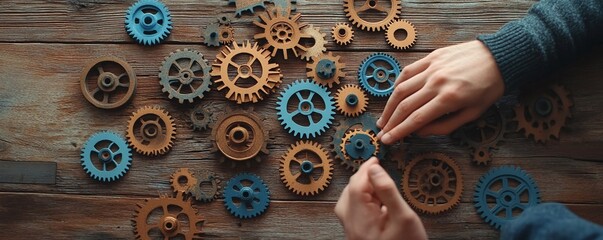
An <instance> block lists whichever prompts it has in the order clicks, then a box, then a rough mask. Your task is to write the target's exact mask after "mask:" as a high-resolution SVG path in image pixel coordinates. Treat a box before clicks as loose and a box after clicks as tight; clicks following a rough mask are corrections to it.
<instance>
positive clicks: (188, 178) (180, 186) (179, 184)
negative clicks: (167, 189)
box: [170, 168, 197, 193]
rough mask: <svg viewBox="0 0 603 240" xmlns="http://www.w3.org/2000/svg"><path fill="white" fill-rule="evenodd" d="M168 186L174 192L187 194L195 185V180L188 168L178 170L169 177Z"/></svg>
mask: <svg viewBox="0 0 603 240" xmlns="http://www.w3.org/2000/svg"><path fill="white" fill-rule="evenodd" d="M170 185H172V189H173V190H174V192H176V193H177V192H184V193H188V192H189V191H190V189H191V188H192V187H194V186H195V185H197V178H195V175H194V174H193V173H192V172H191V171H190V170H189V169H188V168H179V169H177V170H176V171H175V172H174V173H172V175H171V176H170Z"/></svg>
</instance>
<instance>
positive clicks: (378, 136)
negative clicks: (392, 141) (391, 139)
mask: <svg viewBox="0 0 603 240" xmlns="http://www.w3.org/2000/svg"><path fill="white" fill-rule="evenodd" d="M382 136H383V131H381V132H379V133H377V139H381V137H382Z"/></svg>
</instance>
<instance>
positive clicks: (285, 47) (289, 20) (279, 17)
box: [253, 11, 311, 59]
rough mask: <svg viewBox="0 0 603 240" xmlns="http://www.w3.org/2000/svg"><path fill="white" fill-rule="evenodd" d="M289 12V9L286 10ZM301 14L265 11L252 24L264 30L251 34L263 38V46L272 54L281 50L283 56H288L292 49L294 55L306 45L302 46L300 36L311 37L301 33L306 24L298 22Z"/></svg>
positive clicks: (304, 48)
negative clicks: (258, 19) (264, 41)
mask: <svg viewBox="0 0 603 240" xmlns="http://www.w3.org/2000/svg"><path fill="white" fill-rule="evenodd" d="M287 12H289V11H287ZM300 17H301V14H299V13H298V14H295V15H293V16H291V15H290V14H289V13H287V14H283V13H282V12H281V11H266V12H264V13H263V14H261V15H260V20H261V21H254V22H253V24H255V25H256V26H258V27H260V28H262V29H263V30H264V31H263V32H262V33H258V34H256V35H254V36H253V38H254V39H265V40H266V44H264V46H263V48H265V49H270V50H271V52H272V56H273V57H274V56H276V54H277V53H278V52H282V54H283V58H284V59H287V58H288V52H289V51H292V52H293V54H294V55H295V57H299V56H300V53H298V50H301V51H302V52H306V51H307V49H306V47H304V46H302V45H301V43H300V40H301V39H302V38H311V36H310V35H308V34H303V33H302V29H303V28H304V27H306V24H303V23H299V22H298V21H299V18H300Z"/></svg>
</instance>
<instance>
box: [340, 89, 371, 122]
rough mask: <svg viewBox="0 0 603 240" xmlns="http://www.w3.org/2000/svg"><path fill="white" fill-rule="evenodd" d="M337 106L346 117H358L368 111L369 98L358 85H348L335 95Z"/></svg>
mask: <svg viewBox="0 0 603 240" xmlns="http://www.w3.org/2000/svg"><path fill="white" fill-rule="evenodd" d="M335 106H336V107H337V111H339V112H340V113H341V114H343V115H345V116H346V117H357V116H359V115H360V114H362V113H364V112H365V111H366V108H367V106H368V96H367V95H366V93H365V92H364V90H362V88H360V87H359V86H358V85H354V84H348V85H345V86H343V87H342V88H340V89H339V91H337V94H335Z"/></svg>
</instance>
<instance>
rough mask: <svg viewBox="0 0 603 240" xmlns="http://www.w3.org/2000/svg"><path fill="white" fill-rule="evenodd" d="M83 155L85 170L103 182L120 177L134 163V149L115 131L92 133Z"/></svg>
mask: <svg viewBox="0 0 603 240" xmlns="http://www.w3.org/2000/svg"><path fill="white" fill-rule="evenodd" d="M81 156H82V159H81V162H82V167H84V171H86V173H87V174H88V175H90V177H91V178H93V179H96V180H98V181H101V182H111V181H115V180H117V179H120V178H121V177H123V176H124V174H125V173H126V172H128V170H129V169H130V166H131V165H132V150H131V149H130V148H129V147H128V143H127V142H126V140H125V139H124V138H123V137H122V136H120V135H119V134H117V133H114V132H106V131H102V132H98V133H95V134H94V135H92V136H91V137H90V138H89V139H88V141H87V142H86V144H84V147H83V148H82V154H81Z"/></svg>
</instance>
